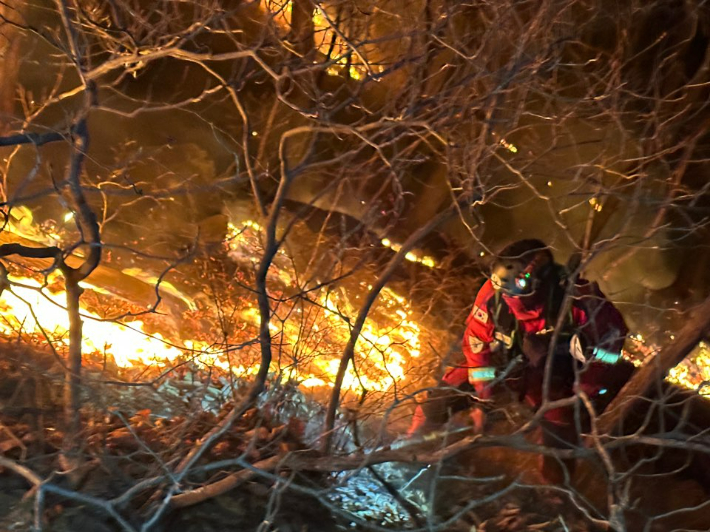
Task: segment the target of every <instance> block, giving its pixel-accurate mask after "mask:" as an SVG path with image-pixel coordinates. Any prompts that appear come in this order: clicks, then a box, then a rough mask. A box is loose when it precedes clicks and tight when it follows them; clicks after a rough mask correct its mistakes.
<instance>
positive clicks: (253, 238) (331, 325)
mask: <svg viewBox="0 0 710 532" xmlns="http://www.w3.org/2000/svg"><path fill="white" fill-rule="evenodd" d="M14 211H15V212H14V214H15V215H16V216H17V215H19V216H17V217H13V218H12V220H11V222H12V223H10V224H8V228H9V232H12V233H16V234H20V235H21V236H23V237H25V238H30V239H32V240H33V241H36V242H37V241H38V242H40V243H43V244H46V245H49V244H52V245H53V244H56V243H57V242H58V238H57V239H56V240H55V238H54V236H53V235H46V234H44V233H43V231H42V230H41V229H40V228H38V227H37V226H36V225H35V223H34V221H33V218H32V213H31V212H30V211H29V209H24V208H19V209H14ZM261 230H262V228H261V226H260V225H259V224H258V223H256V222H253V221H245V222H243V223H242V224H240V227H239V228H237V227H236V226H233V225H230V228H229V233H228V235H227V238H226V240H225V242H226V245H227V246H228V248H229V250H230V253H235V254H236V258H241V259H242V260H245V259H246V260H248V262H249V263H253V262H254V259H256V260H257V261H258V251H259V250H258V249H257V248H255V245H256V246H258V244H259V242H260V232H261ZM281 255H283V253H282V254H281ZM287 263H288V261H285V260H282V261H281V262H279V260H277V261H275V263H274V265H273V266H272V269H271V272H270V273H271V275H272V278H271V279H272V281H273V282H274V283H281V284H283V285H293V284H294V283H295V281H294V277H293V275H292V274H291V272H290V271H289V270H288V268H287V267H285V265H286V264H287ZM124 273H126V274H128V275H131V276H132V277H135V278H139V279H141V280H143V281H144V282H146V283H154V282H155V281H156V280H157V279H156V278H155V277H154V276H151V275H150V274H149V273H147V272H144V271H141V270H138V269H131V270H129V271H128V270H124ZM51 277H52V282H51V284H52V285H53V286H56V285H61V284H62V282H61V280H60V282H54V281H56V280H58V278H59V274H53V275H52V276H51ZM10 280H11V281H12V283H13V286H12V288H11V289H8V290H5V291H4V292H3V294H2V296H0V334H2V335H5V336H7V337H17V336H18V335H33V336H35V337H38V336H39V337H40V338H41V337H42V336H43V335H44V334H46V336H47V337H48V338H49V340H50V341H51V342H52V344H53V345H54V346H55V348H57V349H58V351H60V352H62V351H63V350H64V348H65V347H66V346H67V344H68V336H69V335H68V328H69V324H68V316H67V312H66V293H65V292H63V291H59V292H53V291H50V290H49V289H48V288H47V287H42V285H41V284H40V282H38V281H37V280H35V279H32V278H26V277H13V276H10ZM89 280H90V278H89ZM82 286H83V287H84V288H85V289H87V290H93V291H95V292H97V293H102V294H109V295H110V287H96V286H92V285H90V284H87V283H82ZM161 289H164V290H166V292H168V293H170V294H172V295H173V296H175V297H178V298H180V299H181V300H183V301H184V302H185V303H187V304H188V307H189V308H190V309H192V310H194V309H195V308H196V307H195V304H194V302H193V301H192V300H191V299H190V298H189V297H188V296H187V295H186V294H184V293H182V292H180V290H179V289H178V288H177V287H175V286H174V285H172V284H170V283H166V282H162V283H161ZM366 289H369V286H368V285H367V284H366V283H360V287H359V289H358V292H359V293H361V294H364V292H365V290H366ZM312 296H313V297H314V299H315V303H316V304H315V305H314V304H311V303H303V302H299V303H297V304H295V303H294V306H292V307H291V308H289V309H286V308H285V307H284V308H276V309H275V310H274V313H273V316H272V318H273V319H272V322H271V323H270V325H269V328H270V331H271V333H272V336H273V340H274V345H275V346H276V345H278V346H279V347H278V349H279V350H280V352H281V353H282V354H285V355H286V358H288V359H289V361H290V363H289V364H287V365H285V368H281V367H278V365H277V364H276V363H275V364H274V367H272V370H273V371H277V372H278V371H280V372H281V374H282V376H283V377H285V378H289V379H296V380H298V381H299V382H301V384H302V386H303V387H305V388H327V387H332V386H333V379H334V376H335V374H336V373H337V369H338V364H339V362H340V357H341V355H342V352H343V349H344V347H345V345H346V344H347V341H348V338H349V334H350V325H349V323H348V321H347V320H346V319H345V318H346V317H347V319H348V320H350V322H352V321H354V319H355V316H356V314H357V310H358V309H357V307H356V306H355V305H354V304H353V303H352V302H351V301H350V300H349V298H348V295H347V294H346V292H345V291H344V289H342V288H338V289H330V290H325V289H323V290H321V291H318V292H314V293H313V294H312ZM351 297H354V298H355V299H358V298H359V297H361V296H360V295H355V296H351ZM373 315H374V316H376V319H372V318H371V319H369V320H368V321H367V322H366V323H365V325H364V327H363V330H362V334H361V337H360V339H359V341H358V345H357V349H356V359H355V363H356V366H357V372H356V371H354V370H353V368H352V365H351V367H350V369H349V371H348V372H347V374H346V377H345V382H344V388H345V389H350V390H358V389H360V388H361V387H362V386H364V387H365V388H367V389H368V390H370V391H385V390H387V389H389V388H390V387H391V386H392V385H393V384H394V383H395V382H397V383H400V382H402V381H404V380H405V379H406V375H405V368H407V367H408V366H409V365H410V364H411V359H412V358H415V357H418V356H420V353H421V345H420V333H421V330H420V326H419V325H418V324H417V323H416V322H415V321H413V320H412V319H411V315H412V310H411V308H410V306H409V304H408V303H407V301H406V300H405V299H404V298H403V297H401V296H399V295H398V294H396V293H395V292H394V291H392V290H390V289H388V288H385V289H384V290H383V291H382V293H381V294H380V298H379V300H378V304H377V305H376V307H375V309H374V310H373ZM35 317H36V318H37V319H35ZM82 317H83V322H84V324H83V342H82V351H83V352H84V353H85V354H91V353H98V354H101V355H103V356H105V357H107V358H108V359H109V360H112V361H113V362H114V363H115V365H116V366H118V367H119V368H132V367H138V368H141V367H157V368H167V367H170V366H171V365H172V364H175V363H177V362H180V361H181V360H185V359H187V358H190V359H192V360H193V361H194V362H196V363H198V364H201V365H204V366H216V367H218V368H220V369H222V370H224V371H230V370H231V371H232V372H233V373H235V374H236V375H238V376H244V375H249V374H255V373H256V372H257V370H258V365H257V364H253V363H252V364H249V363H247V362H244V363H243V364H238V363H237V364H235V361H234V360H231V359H229V358H228V357H227V355H226V354H225V353H223V352H221V351H220V350H219V349H216V348H215V347H213V346H212V344H210V343H209V342H206V341H204V340H197V339H184V338H183V339H174V338H173V339H170V340H168V339H167V338H165V337H164V336H163V335H161V334H159V333H151V334H149V333H148V332H146V329H145V324H144V322H143V321H140V320H134V321H130V322H126V323H117V322H115V321H105V320H102V319H101V318H100V316H98V315H96V314H94V313H92V312H90V311H88V310H87V309H86V308H82ZM236 320H237V321H238V322H240V323H242V324H244V325H245V326H247V327H248V330H247V334H250V335H252V337H255V336H256V330H257V328H258V324H259V321H260V315H259V311H258V309H257V308H256V306H255V302H254V303H251V304H250V303H249V302H247V303H246V304H245V306H244V307H243V308H241V309H239V315H238V316H237V317H236ZM37 321H39V323H37ZM42 331H44V333H43V332H42ZM240 354H241V355H243V356H244V361H246V360H252V361H254V360H255V359H256V358H258V345H257V346H250V347H249V348H245V349H244V350H243V351H242V352H240ZM275 358H276V357H275ZM281 358H283V357H279V359H281Z"/></svg>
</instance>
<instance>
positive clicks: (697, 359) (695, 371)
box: [668, 342, 710, 398]
mask: <svg viewBox="0 0 710 532" xmlns="http://www.w3.org/2000/svg"><path fill="white" fill-rule="evenodd" d="M668 380H669V381H670V382H672V383H674V384H677V385H678V386H683V387H684V388H688V389H690V390H696V389H697V391H698V393H699V394H700V395H704V396H706V397H708V398H710V346H708V344H707V343H705V342H700V344H698V346H697V347H696V348H695V349H694V350H693V352H692V353H690V355H689V356H688V357H687V358H686V359H685V360H684V361H683V362H681V363H680V364H678V365H677V366H676V367H674V368H673V369H672V370H671V371H670V372H669V373H668Z"/></svg>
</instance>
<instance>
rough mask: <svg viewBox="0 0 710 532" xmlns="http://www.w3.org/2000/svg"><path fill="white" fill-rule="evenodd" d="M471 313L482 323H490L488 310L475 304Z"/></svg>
mask: <svg viewBox="0 0 710 532" xmlns="http://www.w3.org/2000/svg"><path fill="white" fill-rule="evenodd" d="M471 315H472V316H473V317H474V318H476V319H477V320H478V321H480V322H481V323H488V312H486V311H485V310H484V309H482V308H481V307H479V306H478V305H474V307H473V310H472V311H471Z"/></svg>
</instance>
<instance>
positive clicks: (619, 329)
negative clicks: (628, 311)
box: [443, 267, 628, 406]
mask: <svg viewBox="0 0 710 532" xmlns="http://www.w3.org/2000/svg"><path fill="white" fill-rule="evenodd" d="M557 272H562V268H561V267H559V268H558V269H557ZM567 283H568V281H566V279H565V277H564V275H563V274H562V273H555V274H554V275H552V276H551V278H549V279H548V280H547V281H546V282H544V283H543V284H542V285H541V286H540V287H539V288H538V289H537V290H536V292H535V293H534V294H533V295H531V296H526V297H510V296H508V295H506V294H504V293H501V292H496V291H495V290H494V288H493V286H492V284H491V282H490V280H488V281H486V282H485V284H484V285H483V287H482V288H481V289H480V291H479V292H478V295H477V296H476V299H475V303H474V306H473V309H472V310H471V313H470V314H469V316H468V318H467V320H466V332H465V334H464V338H463V352H464V355H465V357H466V364H465V366H458V367H455V368H453V369H451V370H449V371H448V372H447V373H446V374H445V375H444V377H443V382H444V383H445V384H447V385H450V386H456V387H458V386H461V385H462V384H464V383H465V382H466V381H468V382H469V383H470V384H472V385H473V386H474V387H475V389H476V391H477V392H478V395H479V397H483V398H486V397H489V396H490V393H491V387H490V386H489V384H490V383H491V382H493V381H495V380H496V374H498V375H500V372H501V370H503V369H504V367H503V366H507V365H508V363H509V362H510V361H511V360H513V359H514V358H515V357H519V359H520V361H521V362H522V364H521V365H522V367H523V368H524V369H523V371H522V375H523V376H522V379H523V380H526V381H527V384H525V385H524V389H522V390H520V391H521V395H525V396H526V397H527V399H528V402H530V403H531V404H535V403H537V405H539V403H540V401H541V397H539V395H540V391H541V379H542V375H543V374H544V367H545V362H546V359H547V357H548V353H549V349H550V341H551V339H552V337H553V334H554V331H555V328H556V327H559V326H560V325H561V328H560V331H559V332H558V333H557V341H556V344H555V345H556V348H555V349H554V351H553V356H554V357H555V358H554V360H553V367H552V370H553V372H552V376H553V380H552V381H551V384H552V386H553V387H555V388H557V392H558V393H554V394H553V395H554V396H557V397H560V396H564V395H568V394H571V393H572V385H573V383H574V379H575V369H574V366H575V365H576V367H577V370H578V371H577V374H578V375H579V383H580V386H581V388H582V390H583V391H585V392H586V393H587V394H589V395H590V396H592V397H594V396H596V395H598V394H599V393H600V392H601V393H603V392H604V391H605V389H604V386H605V381H606V380H607V376H608V375H610V374H612V373H613V370H612V367H613V365H614V364H615V363H616V362H617V361H618V359H619V355H620V352H621V348H622V346H623V343H624V337H625V336H626V334H627V332H628V328H627V327H626V323H625V322H624V319H623V317H622V315H621V313H620V312H619V311H618V310H617V309H616V307H614V305H613V304H612V303H611V302H610V301H609V300H608V299H607V298H606V297H605V296H604V294H603V293H602V292H601V290H599V287H598V286H597V285H596V283H591V282H589V281H586V280H577V281H576V282H575V283H574V286H573V287H572V288H571V290H570V293H571V297H572V302H571V306H570V308H569V310H568V311H567V312H565V315H564V316H563V317H562V319H561V321H560V320H559V319H558V318H559V317H560V314H561V307H562V302H563V299H564V295H565V293H566V291H567V287H568V284H567ZM571 343H573V344H575V345H574V346H573V351H574V350H575V347H576V353H575V354H574V355H573V354H570V344H571ZM494 352H495V353H496V356H495V357H493V354H494ZM501 352H502V354H503V356H499V355H500V353H501ZM493 358H495V359H496V360H497V362H498V363H497V364H496V363H495V362H493V360H492V359H493ZM575 359H576V361H575ZM526 375H527V377H526ZM531 376H532V378H531ZM554 391H555V390H553V392H554ZM537 405H535V406H537Z"/></svg>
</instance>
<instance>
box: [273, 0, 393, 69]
mask: <svg viewBox="0 0 710 532" xmlns="http://www.w3.org/2000/svg"><path fill="white" fill-rule="evenodd" d="M261 6H262V8H263V9H264V10H265V11H266V12H268V13H269V14H270V15H271V18H272V19H273V20H274V22H275V23H276V25H277V26H278V27H279V28H281V29H282V30H283V31H288V30H290V28H291V16H292V13H293V2H292V1H290V0H261ZM323 9H324V8H323V7H322V6H318V8H317V9H314V10H313V19H312V20H313V30H314V31H313V33H314V40H315V47H316V49H317V50H318V51H319V52H321V53H322V54H323V55H325V56H327V57H329V58H333V64H332V65H331V66H329V67H327V68H326V70H325V71H326V74H328V75H329V76H341V75H343V74H346V73H347V75H348V76H349V77H350V78H351V79H354V80H356V81H360V80H361V79H364V78H365V77H366V75H367V71H368V70H367V68H365V65H363V64H362V62H361V61H362V60H361V58H360V57H358V56H357V55H356V54H353V53H352V48H351V47H350V46H349V45H348V43H346V42H345V41H344V40H343V38H342V37H341V36H340V35H338V33H337V32H335V31H333V27H332V24H331V23H330V22H329V21H328V19H327V18H326V16H325V11H323ZM331 20H333V19H332V18H331ZM361 48H362V47H361ZM378 70H379V72H382V71H383V70H384V68H382V67H380V68H379V69H378Z"/></svg>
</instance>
